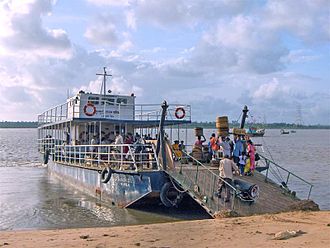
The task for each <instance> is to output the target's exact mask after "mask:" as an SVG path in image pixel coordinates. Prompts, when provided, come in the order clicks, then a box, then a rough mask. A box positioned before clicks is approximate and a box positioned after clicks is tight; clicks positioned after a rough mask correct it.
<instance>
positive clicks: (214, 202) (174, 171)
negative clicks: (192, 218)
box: [166, 153, 311, 217]
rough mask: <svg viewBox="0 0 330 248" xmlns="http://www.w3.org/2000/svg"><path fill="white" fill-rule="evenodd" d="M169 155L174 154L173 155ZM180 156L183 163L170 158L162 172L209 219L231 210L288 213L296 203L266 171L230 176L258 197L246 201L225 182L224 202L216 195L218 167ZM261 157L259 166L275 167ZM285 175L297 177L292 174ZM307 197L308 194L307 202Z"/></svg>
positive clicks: (186, 155)
mask: <svg viewBox="0 0 330 248" xmlns="http://www.w3.org/2000/svg"><path fill="white" fill-rule="evenodd" d="M173 155H175V154H174V153H173ZM184 157H185V161H184V162H182V161H180V159H177V158H174V166H172V167H169V168H167V169H166V173H167V174H168V175H169V177H170V179H171V181H172V183H174V185H176V186H177V188H178V189H177V190H179V191H180V192H185V193H187V194H188V195H189V196H190V197H191V198H192V199H193V200H194V201H195V202H197V203H198V204H199V205H200V206H201V207H203V208H204V209H205V211H206V212H207V213H208V214H210V215H211V216H212V217H216V216H217V215H218V214H219V213H221V212H223V213H224V214H225V212H231V211H234V212H235V213H236V214H238V215H240V216H248V215H253V214H264V213H277V212H283V211H289V210H290V209H291V208H292V207H293V206H295V205H296V204H297V203H298V202H299V201H300V199H299V198H298V197H297V196H296V194H292V191H290V190H288V189H287V187H283V185H281V184H277V183H275V181H273V180H272V179H270V177H269V172H268V170H266V171H265V173H261V172H258V171H255V173H254V176H244V177H240V176H234V179H233V182H236V181H237V180H239V181H244V182H246V183H247V184H249V185H251V187H253V186H254V185H257V186H258V188H259V194H258V196H256V197H255V198H254V199H253V200H252V199H250V200H247V199H246V198H245V197H244V194H243V191H241V190H240V189H239V188H237V187H233V186H232V185H230V184H228V183H226V182H225V183H226V185H227V186H228V187H229V188H230V189H231V197H230V199H229V201H225V199H224V197H221V198H219V197H218V196H217V192H218V183H219V180H222V179H221V178H220V177H219V176H218V167H212V166H210V165H207V164H203V163H202V162H200V161H198V160H197V159H195V158H194V157H192V156H191V155H189V154H188V153H184ZM261 158H262V161H260V165H261V166H262V165H263V164H264V163H266V164H267V166H268V167H270V168H272V167H274V166H276V165H277V164H275V163H274V162H273V161H271V160H269V159H267V158H266V157H264V156H262V157H261ZM187 161H190V162H187ZM185 162H187V163H185ZM288 173H290V175H291V176H292V175H293V176H295V177H297V176H296V175H295V174H294V173H292V172H288ZM297 178H299V177H297ZM301 182H302V183H307V184H306V185H308V186H310V185H311V184H310V183H308V182H306V181H305V180H303V181H301ZM234 185H235V183H234ZM236 186H237V185H236ZM309 197H310V191H309V194H308V199H309Z"/></svg>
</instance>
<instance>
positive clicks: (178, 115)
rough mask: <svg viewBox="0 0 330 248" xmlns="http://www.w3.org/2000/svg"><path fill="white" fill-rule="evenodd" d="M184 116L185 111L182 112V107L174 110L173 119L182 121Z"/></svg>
mask: <svg viewBox="0 0 330 248" xmlns="http://www.w3.org/2000/svg"><path fill="white" fill-rule="evenodd" d="M185 116H186V111H185V110H184V108H182V107H179V108H176V110H175V117H176V118H177V119H183V118H184V117H185Z"/></svg>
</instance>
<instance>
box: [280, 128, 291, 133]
mask: <svg viewBox="0 0 330 248" xmlns="http://www.w3.org/2000/svg"><path fill="white" fill-rule="evenodd" d="M289 133H290V132H289V131H285V130H284V129H281V134H289Z"/></svg>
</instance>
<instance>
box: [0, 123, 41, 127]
mask: <svg viewBox="0 0 330 248" xmlns="http://www.w3.org/2000/svg"><path fill="white" fill-rule="evenodd" d="M37 127H38V122H37V121H0V128H37Z"/></svg>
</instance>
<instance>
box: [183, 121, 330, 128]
mask: <svg viewBox="0 0 330 248" xmlns="http://www.w3.org/2000/svg"><path fill="white" fill-rule="evenodd" d="M239 125H240V123H238V122H232V123H229V127H230V128H233V127H239ZM254 126H255V127H260V128H265V129H281V128H283V129H330V125H320V124H318V125H296V124H289V123H268V124H261V123H255V124H254ZM195 127H202V128H211V129H212V128H214V129H215V122H207V121H206V122H192V123H191V124H189V125H188V128H195ZM245 127H246V128H247V127H249V124H245Z"/></svg>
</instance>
